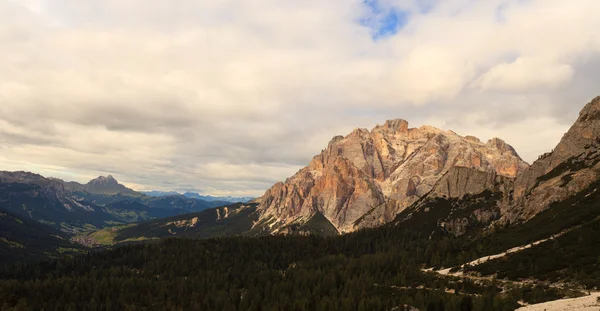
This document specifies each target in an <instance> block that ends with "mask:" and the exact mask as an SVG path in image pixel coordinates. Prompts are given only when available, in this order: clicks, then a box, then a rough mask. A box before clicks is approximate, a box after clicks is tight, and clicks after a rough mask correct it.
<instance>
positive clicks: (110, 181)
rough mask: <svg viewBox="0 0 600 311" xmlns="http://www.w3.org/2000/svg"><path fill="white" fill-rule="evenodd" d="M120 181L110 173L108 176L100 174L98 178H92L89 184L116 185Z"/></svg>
mask: <svg viewBox="0 0 600 311" xmlns="http://www.w3.org/2000/svg"><path fill="white" fill-rule="evenodd" d="M118 183H119V182H118V181H117V180H116V179H115V178H114V177H113V176H112V175H108V176H106V177H105V176H99V177H98V178H95V179H92V180H90V182H89V183H88V184H107V185H108V184H112V185H116V184H118Z"/></svg>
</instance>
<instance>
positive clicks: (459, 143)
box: [258, 120, 528, 232]
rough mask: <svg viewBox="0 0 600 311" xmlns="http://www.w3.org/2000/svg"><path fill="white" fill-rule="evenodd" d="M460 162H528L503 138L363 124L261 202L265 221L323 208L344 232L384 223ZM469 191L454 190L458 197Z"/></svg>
mask: <svg viewBox="0 0 600 311" xmlns="http://www.w3.org/2000/svg"><path fill="white" fill-rule="evenodd" d="M455 167H465V168H472V169H474V170H476V171H480V172H486V173H491V174H493V176H505V177H509V178H512V177H515V176H517V175H518V174H519V173H520V172H522V171H524V170H526V169H527V167H528V164H527V163H525V162H524V161H523V160H521V158H520V157H519V156H518V154H517V153H516V152H515V150H514V149H513V148H512V147H511V146H510V145H508V144H506V143H505V142H504V141H502V140H501V139H498V138H494V139H491V140H489V141H488V142H487V143H483V142H481V141H480V140H479V139H477V138H475V137H473V136H466V137H463V136H460V135H458V134H457V133H454V132H452V131H445V130H441V129H437V128H434V127H430V126H423V127H420V128H409V127H408V122H406V121H404V120H390V121H387V122H385V124H383V125H378V126H376V127H375V128H373V129H372V130H371V131H369V130H367V129H356V130H354V131H353V132H352V133H350V134H349V135H347V136H345V137H344V136H336V137H334V138H333V139H332V140H331V141H330V143H329V144H328V146H327V148H326V149H324V150H323V151H322V152H321V153H320V154H319V155H317V156H315V157H314V158H313V160H312V161H311V162H310V164H309V165H308V166H307V167H305V168H303V169H302V170H300V171H299V172H298V173H297V174H295V175H294V176H292V177H291V178H289V179H288V180H286V181H285V182H284V183H278V184H276V185H274V186H273V187H272V188H271V189H269V190H267V192H266V193H265V194H264V195H263V196H262V197H261V198H260V199H259V200H258V201H259V202H261V204H260V207H259V213H260V219H259V222H258V223H260V224H268V226H269V227H270V228H271V230H272V232H278V230H279V228H282V227H284V226H286V225H289V224H291V223H295V222H306V221H308V220H309V219H310V218H311V217H312V215H315V214H316V213H317V212H319V213H320V214H322V215H324V216H325V217H326V218H327V219H328V220H329V221H330V222H331V223H332V224H333V225H334V226H335V227H336V228H337V230H338V231H340V232H350V231H354V230H357V229H359V228H364V227H373V226H377V225H381V224H384V223H387V222H390V221H391V220H393V219H394V217H395V216H396V215H397V214H398V213H399V212H400V211H402V210H404V209H405V208H407V207H408V206H410V205H411V204H413V203H414V202H416V201H417V200H418V199H419V198H421V197H423V196H425V195H427V194H428V193H430V192H431V191H432V190H433V189H434V186H435V185H436V184H438V181H440V179H441V178H442V177H444V176H446V178H447V179H449V178H451V176H453V174H450V175H448V174H447V173H448V172H449V171H450V170H451V169H452V168H455ZM484 175H486V176H487V174H484ZM486 178H487V177H486ZM493 178H496V177H493ZM476 183H477V182H474V184H476ZM477 187H485V186H481V185H479V186H477ZM450 189H451V190H450ZM469 190H470V189H467V188H464V189H463V188H460V187H454V186H449V188H448V191H451V192H452V195H455V194H459V193H460V192H463V191H469Z"/></svg>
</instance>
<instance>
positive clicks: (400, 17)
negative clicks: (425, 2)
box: [361, 0, 410, 40]
mask: <svg viewBox="0 0 600 311" xmlns="http://www.w3.org/2000/svg"><path fill="white" fill-rule="evenodd" d="M363 3H364V4H365V5H366V6H367V7H368V8H369V10H370V12H369V13H370V14H369V16H368V17H366V18H364V19H362V20H361V24H362V25H363V26H365V27H369V28H371V30H372V37H373V39H374V40H377V39H381V38H385V37H389V36H393V35H395V34H396V33H397V32H398V31H399V30H400V29H402V28H403V27H404V26H405V25H406V23H407V22H408V18H409V16H410V13H409V12H408V11H403V10H400V9H398V8H395V7H392V6H384V5H383V4H382V3H381V2H380V0H363Z"/></svg>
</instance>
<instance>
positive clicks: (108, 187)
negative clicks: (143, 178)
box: [83, 175, 135, 194]
mask: <svg viewBox="0 0 600 311" xmlns="http://www.w3.org/2000/svg"><path fill="white" fill-rule="evenodd" d="M83 190H84V191H87V192H89V193H98V194H116V193H131V194H133V193H135V191H133V190H131V189H129V188H127V187H125V186H123V185H121V184H120V183H119V182H118V181H117V180H116V179H115V178H114V177H113V176H112V175H108V176H99V177H98V178H95V179H92V180H90V181H89V182H88V183H87V184H85V185H84V186H83Z"/></svg>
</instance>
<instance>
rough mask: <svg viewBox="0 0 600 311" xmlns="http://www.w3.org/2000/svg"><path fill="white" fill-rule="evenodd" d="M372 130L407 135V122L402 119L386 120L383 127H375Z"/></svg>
mask: <svg viewBox="0 0 600 311" xmlns="http://www.w3.org/2000/svg"><path fill="white" fill-rule="evenodd" d="M373 130H374V131H375V130H386V131H390V132H399V133H401V134H408V121H406V120H404V119H393V120H387V121H385V123H384V124H383V125H377V126H376V127H375V128H374V129H373Z"/></svg>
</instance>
